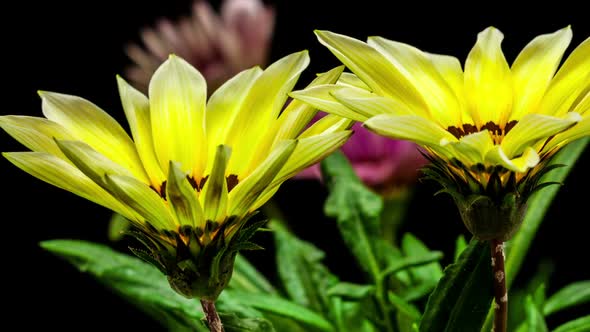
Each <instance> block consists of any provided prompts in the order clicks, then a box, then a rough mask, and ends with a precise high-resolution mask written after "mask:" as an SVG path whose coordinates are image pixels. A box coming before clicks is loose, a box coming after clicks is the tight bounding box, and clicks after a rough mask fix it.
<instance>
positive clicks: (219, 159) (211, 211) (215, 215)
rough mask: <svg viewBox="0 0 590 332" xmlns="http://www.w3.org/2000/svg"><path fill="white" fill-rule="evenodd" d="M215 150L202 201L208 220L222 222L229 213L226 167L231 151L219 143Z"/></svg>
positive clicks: (202, 193)
mask: <svg viewBox="0 0 590 332" xmlns="http://www.w3.org/2000/svg"><path fill="white" fill-rule="evenodd" d="M215 150H216V151H217V152H216V153H215V159H214V161H213V168H212V169H211V174H209V178H207V182H206V183H205V187H203V191H202V192H201V195H200V201H201V202H202V204H203V210H204V213H205V220H206V221H216V222H222V221H223V220H224V219H225V217H226V213H227V200H228V197H227V195H228V188H227V181H226V177H225V174H226V172H225V169H226V168H227V164H228V160H229V157H230V153H231V151H230V149H229V148H228V147H226V146H224V145H219V146H218V147H217V149H215ZM203 226H204V225H203Z"/></svg>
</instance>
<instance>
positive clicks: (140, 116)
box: [117, 76, 166, 190]
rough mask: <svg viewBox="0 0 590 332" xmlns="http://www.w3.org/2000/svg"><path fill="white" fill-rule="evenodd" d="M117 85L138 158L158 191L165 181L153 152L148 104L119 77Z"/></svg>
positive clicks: (145, 99) (141, 95)
mask: <svg viewBox="0 0 590 332" xmlns="http://www.w3.org/2000/svg"><path fill="white" fill-rule="evenodd" d="M117 85H118V87H119V95H120V96H121V104H122V105H123V110H124V111H125V116H126V117H127V122H128V123H129V128H130V129H131V135H133V139H134V141H135V146H136V147H137V153H138V154H139V158H140V159H141V162H142V163H143V166H144V168H145V170H146V172H147V175H148V177H149V179H150V182H151V184H152V186H153V187H154V188H156V189H157V190H160V186H161V185H162V182H164V181H165V180H166V176H165V174H164V172H162V168H161V167H160V164H159V163H158V158H157V157H156V152H155V150H154V141H153V138H152V123H151V119H150V103H149V101H148V99H147V97H146V96H144V95H143V94H142V93H141V92H139V91H138V90H136V89H135V88H134V87H132V86H131V85H129V84H128V83H127V82H125V80H124V79H123V78H121V77H120V76H117Z"/></svg>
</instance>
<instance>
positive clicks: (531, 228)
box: [481, 138, 590, 332]
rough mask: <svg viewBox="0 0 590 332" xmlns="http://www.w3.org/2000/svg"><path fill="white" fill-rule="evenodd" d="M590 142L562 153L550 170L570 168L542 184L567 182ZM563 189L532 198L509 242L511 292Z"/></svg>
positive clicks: (551, 188)
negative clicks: (514, 281) (538, 230)
mask: <svg viewBox="0 0 590 332" xmlns="http://www.w3.org/2000/svg"><path fill="white" fill-rule="evenodd" d="M589 141H590V138H581V139H578V140H576V141H574V142H572V143H570V144H568V145H566V146H565V147H564V148H563V149H561V150H560V151H559V152H557V154H556V155H555V156H553V158H552V159H551V161H550V163H549V165H548V166H546V167H552V165H567V167H556V168H554V169H553V170H551V172H548V173H546V174H545V175H543V176H542V178H541V180H540V181H539V183H543V182H562V183H563V182H565V179H566V177H567V175H568V174H569V172H570V170H571V168H572V166H573V165H574V164H575V162H576V160H578V158H579V157H580V155H581V154H582V152H584V149H585V148H586V145H587V144H588V142H589ZM559 188H560V186H549V187H546V188H544V189H542V190H539V191H537V192H535V193H534V194H532V195H531V197H530V198H529V200H528V203H527V204H528V210H527V214H526V215H525V217H524V220H523V222H522V226H521V227H520V230H519V231H518V232H517V233H516V235H515V236H514V237H513V238H512V239H511V240H510V241H508V242H506V287H507V288H508V289H510V286H511V285H512V282H513V280H514V278H515V277H516V276H517V275H518V271H519V270H520V266H521V265H522V262H523V261H524V259H525V257H526V254H527V251H528V249H529V247H530V245H531V243H532V241H533V239H534V238H535V234H536V233H537V229H539V226H540V225H541V222H542V221H543V219H544V217H545V213H547V210H549V207H550V206H551V202H552V201H553V199H554V198H555V195H556V194H557V191H558V190H559ZM492 317H493V309H492V308H491V306H490V310H489V313H488V317H487V319H486V324H485V325H484V327H483V328H482V330H481V331H482V332H488V331H490V330H491V328H492Z"/></svg>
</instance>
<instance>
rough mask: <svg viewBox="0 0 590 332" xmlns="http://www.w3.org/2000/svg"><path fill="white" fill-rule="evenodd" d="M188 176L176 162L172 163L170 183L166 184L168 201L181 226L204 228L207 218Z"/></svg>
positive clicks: (169, 171) (169, 168)
mask: <svg viewBox="0 0 590 332" xmlns="http://www.w3.org/2000/svg"><path fill="white" fill-rule="evenodd" d="M186 176H187V174H186V173H185V172H184V171H182V170H181V169H180V167H179V166H178V165H177V164H176V163H175V162H172V161H171V162H170V165H169V166H168V181H167V182H166V199H167V200H168V203H169V204H170V207H171V208H172V211H174V213H175V214H176V220H178V222H179V223H180V225H183V226H184V225H189V226H192V227H204V226H205V218H204V216H203V209H202V208H201V204H200V203H199V199H198V197H197V191H196V190H195V189H194V188H193V187H192V186H191V184H190V182H189V181H188V178H187V177H186Z"/></svg>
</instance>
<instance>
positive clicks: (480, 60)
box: [465, 27, 512, 128]
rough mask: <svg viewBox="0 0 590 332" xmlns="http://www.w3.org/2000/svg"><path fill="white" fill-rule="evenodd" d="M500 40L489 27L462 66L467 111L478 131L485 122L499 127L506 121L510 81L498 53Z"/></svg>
mask: <svg viewBox="0 0 590 332" xmlns="http://www.w3.org/2000/svg"><path fill="white" fill-rule="evenodd" d="M503 38H504V35H503V34H502V33H501V32H500V31H498V29H496V28H493V27H490V28H487V29H485V30H484V31H482V32H480V33H479V34H478V35H477V42H476V44H475V46H474V47H473V49H471V52H469V55H468V56H467V60H466V62H465V96H466V100H467V107H468V110H469V112H470V114H471V117H472V118H473V121H474V122H475V125H476V126H477V127H478V128H481V127H483V125H485V124H486V123H488V122H489V121H492V122H493V123H495V124H497V125H499V126H503V125H504V124H505V123H506V122H507V120H508V118H509V117H510V111H511V107H512V81H511V76H510V75H511V74H510V68H509V67H508V63H507V62H506V58H505V57H504V54H503V53H502V48H501V43H502V39H503Z"/></svg>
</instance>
